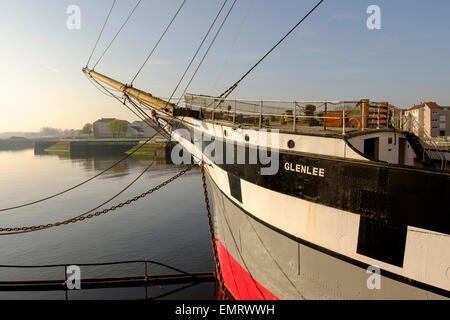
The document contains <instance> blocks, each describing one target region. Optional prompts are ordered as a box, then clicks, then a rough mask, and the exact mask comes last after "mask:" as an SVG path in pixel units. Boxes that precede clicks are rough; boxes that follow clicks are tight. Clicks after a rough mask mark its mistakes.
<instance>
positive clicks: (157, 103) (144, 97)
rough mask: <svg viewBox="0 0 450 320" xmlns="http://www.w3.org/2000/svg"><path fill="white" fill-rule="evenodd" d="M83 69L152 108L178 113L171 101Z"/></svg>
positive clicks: (172, 114) (91, 75) (89, 74)
mask: <svg viewBox="0 0 450 320" xmlns="http://www.w3.org/2000/svg"><path fill="white" fill-rule="evenodd" d="M82 71H83V72H84V73H85V74H87V75H88V76H90V77H92V78H94V79H96V80H98V81H100V82H102V83H104V84H106V85H108V86H110V87H112V88H114V89H116V90H118V91H120V92H123V93H124V94H126V95H128V96H129V97H132V98H135V99H136V100H138V101H140V102H142V103H144V104H146V105H148V106H149V107H151V108H154V109H157V110H158V111H160V112H163V113H165V114H167V115H171V116H175V115H177V114H178V112H176V110H177V106H176V105H175V104H173V103H169V102H168V101H165V100H163V99H160V98H157V97H154V96H152V95H151V94H150V93H148V92H145V91H142V90H139V89H135V88H133V87H129V86H128V85H126V84H124V83H121V82H119V81H116V80H114V79H111V78H109V77H107V76H105V75H103V74H101V73H98V72H96V71H94V70H91V69H88V68H83V69H82Z"/></svg>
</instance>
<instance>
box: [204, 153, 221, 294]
mask: <svg viewBox="0 0 450 320" xmlns="http://www.w3.org/2000/svg"><path fill="white" fill-rule="evenodd" d="M200 168H201V172H202V182H203V195H204V196H205V205H206V215H207V217H208V227H209V235H210V238H211V244H212V249H213V255H214V264H215V266H216V271H217V278H218V281H219V284H220V289H221V290H222V294H223V297H224V299H225V297H226V288H225V282H224V280H223V276H222V270H221V267H220V260H219V253H218V250H217V243H216V236H215V232H214V226H213V221H212V216H211V207H210V205H209V197H208V186H207V185H206V175H205V166H204V162H203V161H202V162H200Z"/></svg>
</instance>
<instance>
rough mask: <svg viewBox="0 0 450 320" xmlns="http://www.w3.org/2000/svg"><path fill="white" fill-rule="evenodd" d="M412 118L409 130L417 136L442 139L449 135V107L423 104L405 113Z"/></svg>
mask: <svg viewBox="0 0 450 320" xmlns="http://www.w3.org/2000/svg"><path fill="white" fill-rule="evenodd" d="M405 115H406V116H411V117H412V123H410V126H411V130H412V131H413V132H414V133H415V134H416V135H418V136H420V137H422V136H424V135H428V136H431V137H439V136H441V137H443V136H449V135H450V106H448V107H443V106H440V105H438V104H437V103H436V102H424V103H422V104H419V105H416V106H413V107H411V108H409V109H408V110H406V111H405Z"/></svg>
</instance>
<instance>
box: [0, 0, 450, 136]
mask: <svg viewBox="0 0 450 320" xmlns="http://www.w3.org/2000/svg"><path fill="white" fill-rule="evenodd" d="M223 1H224V0H217V1H216V0H187V2H186V4H185V6H184V8H183V9H182V11H181V12H180V14H179V16H178V18H177V19H176V20H175V22H174V24H173V25H172V27H171V29H170V30H169V31H168V33H167V34H166V36H165V37H164V39H163V40H162V42H161V44H160V45H159V46H158V48H157V49H156V51H155V53H154V54H153V56H152V57H151V59H150V60H149V62H148V63H147V65H146V66H145V67H144V69H143V71H142V73H141V74H140V75H139V77H138V78H137V80H136V81H135V83H134V86H135V87H137V88H140V89H143V90H145V91H148V92H150V93H152V94H154V95H156V96H160V97H168V96H169V95H170V94H171V93H172V91H173V90H174V88H175V86H176V83H177V82H178V80H179V79H180V77H181V75H182V74H183V72H184V69H185V68H186V66H187V64H188V62H189V60H190V59H191V57H192V56H193V54H194V52H195V50H196V49H197V46H198V45H199V44H200V42H201V39H202V37H203V36H204V34H205V33H206V31H207V29H208V27H209V25H210V24H211V22H212V20H213V18H214V16H215V14H216V13H217V11H218V10H219V8H220V6H221V5H222V3H223ZM231 2H232V1H231V0H229V1H228V2H227V8H228V7H229V6H230V5H231ZM316 3H317V0H279V1H274V0H238V1H237V3H236V6H235V7H234V9H233V11H232V12H231V15H230V17H229V19H228V20H227V22H226V24H225V26H224V28H223V30H222V32H221V34H220V35H219V37H218V38H217V40H216V42H215V44H214V46H213V47H212V49H211V52H210V54H209V55H208V57H207V59H206V60H205V62H204V63H203V65H202V66H201V69H200V71H199V73H198V74H197V76H196V78H195V80H194V81H193V83H192V85H191V86H190V88H189V89H188V92H191V93H199V94H207V95H219V94H220V93H222V92H223V91H225V90H226V89H227V88H228V87H229V86H230V85H232V84H233V83H234V82H235V81H236V80H237V79H239V78H240V76H241V75H242V74H243V73H245V72H246V71H247V70H248V69H249V68H250V67H251V66H252V65H253V64H254V63H255V62H256V61H257V60H258V59H259V58H260V57H262V56H263V55H264V54H265V52H266V51H267V50H268V49H269V48H270V47H272V45H273V44H275V43H276V42H277V41H278V40H279V39H280V38H281V37H282V36H283V35H284V34H285V33H286V32H287V31H288V30H289V29H290V28H291V27H292V26H293V25H294V24H295V23H297V21H298V20H299V19H300V18H301V17H303V16H304V15H305V14H306V13H307V12H308V11H309V10H310V9H311V8H312V7H313V6H314V5H315V4H316ZM111 4H112V0H39V1H36V0H15V1H7V0H0V35H1V37H0V39H1V46H0V70H1V73H0V75H1V76H0V97H1V99H0V132H7V131H39V129H40V128H41V127H45V126H50V127H56V128H62V129H69V128H73V129H80V128H82V126H83V124H85V123H88V122H90V123H92V122H93V121H95V120H97V119H99V118H101V117H116V118H121V119H126V120H129V121H133V120H136V117H135V116H134V115H133V114H132V113H131V112H130V111H129V110H127V109H126V108H124V106H122V105H121V104H119V103H118V102H117V101H116V100H114V99H112V98H111V97H108V96H107V95H105V94H102V93H101V92H100V91H99V90H97V89H96V88H95V87H93V85H92V84H91V82H89V80H88V79H87V78H86V77H85V76H84V74H83V73H82V72H81V69H82V68H83V67H84V66H85V65H86V62H87V60H88V57H89V55H90V53H91V51H92V49H93V47H94V43H95V41H96V40H97V37H98V35H99V33H100V29H101V27H102V25H103V23H104V21H105V18H106V15H107V13H108V11H109V9H110V7H111ZM135 4H136V0H117V3H116V6H115V8H114V10H113V11H112V14H111V17H110V20H109V22H108V24H107V25H106V28H105V31H104V33H103V35H102V38H101V39H100V42H99V44H98V47H97V50H96V51H95V53H94V56H93V58H92V62H91V63H90V65H89V66H90V67H92V65H93V64H94V63H95V62H96V61H97V60H98V58H99V56H100V54H101V52H102V51H103V50H104V49H105V48H106V46H107V44H108V43H109V42H110V41H111V39H112V38H113V36H114V34H115V33H116V32H117V30H118V29H119V28H120V26H121V25H122V23H123V22H124V20H125V19H126V17H127V15H128V13H129V12H130V11H131V9H132V8H133V7H134V5H135ZM180 4H181V0H143V1H142V2H141V4H140V5H139V7H138V9H137V10H136V12H135V14H134V15H133V16H132V17H131V19H130V21H129V23H128V24H127V25H126V26H125V28H124V29H123V31H122V33H120V34H119V36H118V37H117V39H116V41H115V42H114V43H113V44H112V46H111V48H110V50H108V51H107V52H106V54H105V56H104V58H103V59H102V60H101V61H100V62H99V64H98V65H97V67H96V68H95V70H96V71H98V72H101V73H104V74H106V75H108V76H110V77H112V78H115V79H117V80H119V81H121V82H125V83H129V82H130V81H131V79H132V77H133V76H134V74H135V73H136V72H137V70H138V68H139V67H140V65H141V64H142V63H143V62H144V60H145V58H146V56H147V55H148V53H149V52H150V50H151V48H152V47H153V46H154V44H155V43H156V41H157V40H158V38H159V37H160V35H161V34H162V32H163V30H164V28H165V27H166V25H167V24H168V23H169V21H170V19H171V17H172V15H173V14H174V13H175V11H176V10H177V8H178V6H179V5H180ZM72 5H76V6H78V7H79V8H80V13H81V15H80V28H79V29H69V28H68V27H67V20H68V19H69V18H70V16H71V14H68V13H67V9H68V7H69V6H72ZM369 5H378V6H379V7H380V10H381V29H375V30H369V29H368V28H367V25H366V21H367V19H368V17H369V16H370V14H368V13H367V12H366V11H367V8H368V6H369ZM448 12H450V1H448V0H433V1H421V0H396V1H392V0H371V1H365V0H325V1H324V2H323V3H322V5H321V6H320V7H319V8H318V9H317V10H316V11H315V12H314V13H313V14H312V15H311V16H310V17H309V18H308V19H307V20H306V21H305V22H304V23H303V24H302V25H301V26H300V27H299V28H298V29H297V30H296V31H295V32H294V33H292V34H291V35H290V36H289V37H288V38H287V39H286V41H285V42H283V43H282V44H281V45H280V46H279V47H278V48H277V49H276V50H275V51H274V52H273V53H272V54H271V55H270V56H269V57H268V58H267V59H265V60H264V61H263V63H262V64H261V65H259V66H258V68H257V69H256V70H255V71H254V72H253V73H251V74H250V75H249V76H248V77H247V78H246V79H245V80H244V81H243V82H242V83H241V84H240V85H239V87H238V88H237V89H236V90H235V92H233V94H232V96H231V97H232V98H248V99H250V98H251V99H285V100H325V99H329V100H359V99H362V98H368V99H371V100H375V101H389V102H390V103H391V104H393V105H396V106H398V107H401V108H406V107H410V106H412V105H414V104H417V103H420V102H422V101H436V102H438V103H439V104H441V105H450V19H448ZM213 33H214V32H213ZM202 52H203V51H202ZM199 57H201V54H200V55H199ZM198 61H199V59H197V62H198ZM194 66H195V65H194ZM192 70H193V69H192ZM187 79H189V77H187ZM185 85H186V81H185V82H184V83H183V84H182V85H181V86H180V90H179V92H178V94H180V93H181V92H182V91H183V89H184V86H185Z"/></svg>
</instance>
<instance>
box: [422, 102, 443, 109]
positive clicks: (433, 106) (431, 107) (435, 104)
mask: <svg viewBox="0 0 450 320" xmlns="http://www.w3.org/2000/svg"><path fill="white" fill-rule="evenodd" d="M425 104H426V105H427V107H428V108H430V109H441V106H440V105H438V104H437V103H436V102H425Z"/></svg>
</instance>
